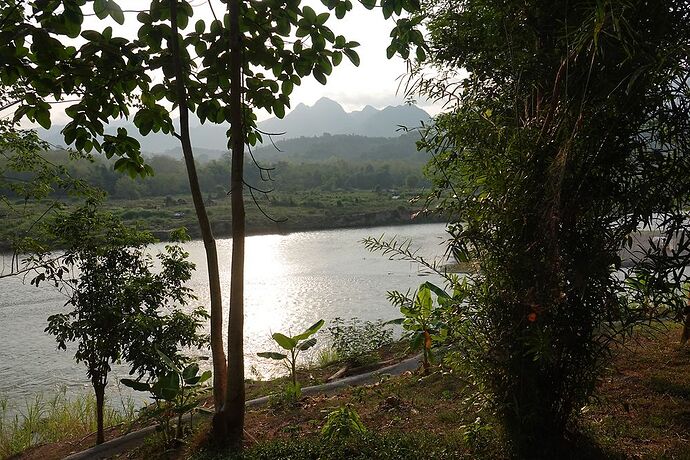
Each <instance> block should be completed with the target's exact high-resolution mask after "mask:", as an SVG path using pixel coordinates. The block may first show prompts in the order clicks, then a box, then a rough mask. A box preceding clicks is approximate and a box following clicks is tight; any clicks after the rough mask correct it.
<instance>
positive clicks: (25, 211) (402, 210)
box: [0, 179, 442, 250]
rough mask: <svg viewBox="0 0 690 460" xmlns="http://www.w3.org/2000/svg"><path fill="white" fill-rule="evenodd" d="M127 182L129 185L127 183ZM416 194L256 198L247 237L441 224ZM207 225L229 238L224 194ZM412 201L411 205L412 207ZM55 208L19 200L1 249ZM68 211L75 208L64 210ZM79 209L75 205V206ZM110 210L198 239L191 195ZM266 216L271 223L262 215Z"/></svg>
mask: <svg viewBox="0 0 690 460" xmlns="http://www.w3.org/2000/svg"><path fill="white" fill-rule="evenodd" d="M128 180H129V179H128ZM419 193H420V191H419V190H415V189H394V190H388V189H381V190H373V191H372V190H351V191H344V190H340V191H320V190H310V191H300V192H291V193H280V192H275V193H272V194H270V195H268V197H257V199H258V200H259V204H260V205H261V209H259V207H257V206H256V205H255V203H254V202H253V201H252V200H251V198H247V199H246V204H247V207H246V209H247V232H248V233H249V234H266V233H289V232H295V231H307V230H324V229H334V228H356V227H371V226H378V225H400V224H408V223H424V222H441V221H442V220H441V219H440V218H438V217H433V216H425V215H422V214H420V215H417V214H416V213H417V212H418V211H419V210H420V209H421V204H420V203H417V202H415V198H416V197H417V196H418V195H419ZM205 201H206V204H207V209H208V213H209V219H210V220H211V225H212V226H213V230H214V233H215V234H216V235H217V236H229V235H230V231H231V228H232V221H231V219H230V217H229V216H230V199H229V197H228V196H227V194H226V193H225V192H220V193H217V194H209V195H207V196H206V200H205ZM411 201H412V202H411ZM53 205H54V203H53V202H48V201H46V202H43V203H41V202H38V203H36V202H24V201H23V200H16V201H15V202H14V203H13V207H12V208H7V209H4V210H2V211H0V218H2V219H4V220H5V221H6V222H7V223H8V224H7V225H4V226H3V227H2V229H0V249H5V250H8V249H9V248H10V247H11V245H10V241H12V240H13V239H15V238H17V237H21V236H22V235H23V234H29V231H30V232H31V233H30V234H31V235H32V236H33V237H37V235H38V234H39V232H40V229H41V225H40V224H39V225H33V223H34V222H35V221H36V220H37V219H39V218H40V217H41V215H42V214H43V213H44V212H45V211H46V209H47V208H48V207H50V206H53ZM65 206H66V207H67V208H68V209H69V208H70V207H71V206H72V205H70V204H69V202H68V204H66V205H65ZM75 206H76V204H75ZM105 210H108V211H110V212H112V213H113V214H115V215H116V216H118V217H119V218H121V219H122V221H123V222H124V223H125V224H127V225H129V226H135V227H137V228H139V229H141V230H147V231H150V232H152V233H153V234H154V235H155V236H156V237H157V238H159V239H162V240H165V239H167V237H168V234H169V233H170V231H172V230H174V229H176V228H179V227H185V228H187V231H188V233H189V235H190V236H191V237H192V238H199V237H200V232H199V225H198V222H197V220H196V216H195V214H194V209H193V205H192V200H191V198H190V196H189V195H188V194H177V195H167V196H157V197H149V198H139V199H108V200H107V201H106V202H105ZM262 210H263V211H264V212H266V214H268V215H269V216H270V217H271V218H273V219H274V220H271V219H269V218H268V217H266V215H264V214H263V212H262Z"/></svg>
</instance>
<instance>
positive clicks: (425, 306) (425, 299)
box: [417, 284, 433, 317]
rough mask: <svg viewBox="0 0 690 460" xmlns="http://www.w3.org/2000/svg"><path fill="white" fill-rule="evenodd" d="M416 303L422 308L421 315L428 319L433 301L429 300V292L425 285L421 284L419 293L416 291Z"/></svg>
mask: <svg viewBox="0 0 690 460" xmlns="http://www.w3.org/2000/svg"><path fill="white" fill-rule="evenodd" d="M417 302H418V304H419V306H420V307H421V308H422V315H423V316H424V317H428V316H429V314H430V313H431V308H432V306H433V300H432V299H431V290H430V289H429V287H428V286H426V285H425V284H422V285H421V286H420V288H419V291H417Z"/></svg>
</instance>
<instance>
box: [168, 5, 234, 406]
mask: <svg viewBox="0 0 690 460" xmlns="http://www.w3.org/2000/svg"><path fill="white" fill-rule="evenodd" d="M170 13H171V14H170V25H171V28H172V34H173V39H172V40H171V42H170V50H171V51H172V56H173V62H174V67H175V84H176V90H177V103H178V108H179V111H180V134H179V139H180V142H181V144H182V153H183V155H184V161H185V165H186V167H187V177H188V178H189V188H190V189H191V192H192V201H193V202H194V210H195V211H196V217H197V220H198V221H199V227H200V228H201V237H202V239H203V241H204V249H205V250H206V265H207V267H208V285H209V294H210V298H211V356H212V358H213V401H214V404H215V410H216V412H219V411H220V410H221V408H222V406H223V402H224V400H225V389H226V374H227V369H226V361H225V351H224V349H223V347H224V345H223V298H222V296H221V289H220V270H219V268H218V252H217V250H216V240H215V238H214V237H213V230H212V229H211V223H210V222H209V220H208V213H207V212H206V206H205V205H204V199H203V196H202V194H201V187H200V186H199V178H198V177H197V173H196V165H195V164H194V153H193V151H192V142H191V137H190V134H189V108H188V104H187V90H186V87H185V82H184V75H185V72H184V70H183V68H182V57H181V55H180V49H179V44H178V41H177V0H170Z"/></svg>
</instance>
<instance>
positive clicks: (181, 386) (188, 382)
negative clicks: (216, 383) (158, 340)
mask: <svg viewBox="0 0 690 460" xmlns="http://www.w3.org/2000/svg"><path fill="white" fill-rule="evenodd" d="M156 353H157V354H158V356H159V357H160V359H161V360H162V361H163V363H165V365H166V366H167V372H165V373H163V374H160V375H159V376H158V377H156V379H155V380H154V381H153V382H151V381H148V382H142V381H138V380H132V379H122V380H121V382H122V383H123V384H124V385H125V386H128V387H130V388H133V389H135V390H137V391H148V392H149V393H151V396H152V397H153V400H154V402H155V404H156V409H155V410H154V411H153V413H151V412H150V411H147V414H149V415H153V416H155V418H156V419H157V420H158V422H159V425H160V426H162V427H163V435H164V437H165V440H166V444H167V443H169V442H170V441H171V440H173V439H178V440H179V439H182V434H183V433H182V416H183V415H184V414H186V413H188V412H192V411H193V410H194V409H195V408H196V407H198V406H199V404H200V400H199V398H198V396H199V393H200V391H201V390H203V389H204V386H203V384H204V383H205V382H206V381H207V380H208V379H210V378H211V371H204V372H203V373H201V374H199V364H197V363H190V364H188V365H187V366H186V367H184V369H183V368H180V367H179V366H178V365H177V364H175V363H174V362H173V361H172V360H171V359H170V358H168V357H167V356H166V355H165V354H164V353H163V352H161V351H160V350H159V349H158V348H156ZM171 416H176V417H177V430H176V432H175V433H173V432H172V429H171V427H170V417H171Z"/></svg>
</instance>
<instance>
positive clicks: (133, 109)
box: [0, 0, 424, 176]
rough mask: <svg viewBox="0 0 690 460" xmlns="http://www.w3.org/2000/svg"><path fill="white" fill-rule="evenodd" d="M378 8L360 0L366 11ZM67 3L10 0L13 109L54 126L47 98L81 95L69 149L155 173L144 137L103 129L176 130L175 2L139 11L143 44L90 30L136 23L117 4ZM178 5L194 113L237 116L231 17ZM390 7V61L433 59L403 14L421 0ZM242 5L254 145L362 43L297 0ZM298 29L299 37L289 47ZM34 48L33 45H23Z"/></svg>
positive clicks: (0, 79) (73, 108) (339, 3)
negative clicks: (199, 15)
mask: <svg viewBox="0 0 690 460" xmlns="http://www.w3.org/2000/svg"><path fill="white" fill-rule="evenodd" d="M223 3H226V4H227V2H223ZM322 3H323V5H324V6H325V7H326V8H327V10H328V11H332V12H334V13H335V16H336V17H337V18H338V19H341V18H343V17H344V16H345V14H346V13H347V12H348V11H349V10H351V9H352V2H350V1H349V0H329V1H325V2H322ZM378 3H379V2H377V1H369V0H367V1H363V2H362V4H364V6H365V7H366V8H368V9H372V8H374V7H375V6H378V5H377V4H378ZM61 4H63V8H58V4H57V3H56V4H50V5H43V4H31V5H28V6H25V5H22V4H21V3H19V2H14V1H12V2H9V3H7V4H3V6H2V8H1V9H0V17H1V18H2V22H0V24H1V28H0V38H1V39H2V41H3V43H7V44H8V46H7V47H5V48H4V49H3V51H2V54H1V55H0V56H1V57H2V60H1V62H2V63H3V65H2V67H0V83H1V84H2V85H3V86H10V85H14V84H16V83H18V82H21V84H22V86H23V91H22V92H21V93H19V94H15V95H14V100H13V102H12V103H13V105H16V109H15V119H17V120H19V119H21V118H24V117H26V118H28V119H29V120H31V121H35V122H37V123H38V124H40V125H41V126H43V127H44V128H48V127H49V126H50V124H51V115H50V106H49V104H48V102H47V101H50V100H51V99H56V100H64V99H69V98H70V97H72V96H74V95H77V96H78V100H77V101H76V102H74V103H72V104H71V105H69V106H68V107H67V109H66V110H65V111H66V113H67V115H68V116H69V117H70V121H69V122H68V123H67V124H66V126H65V128H64V129H63V134H64V136H65V142H66V143H67V144H68V145H71V144H74V145H75V147H76V148H77V149H78V150H80V151H82V150H83V151H86V152H91V151H93V150H95V151H97V152H100V153H103V154H104V155H105V156H106V157H108V158H111V157H117V158H118V161H117V162H116V164H115V168H116V169H117V170H120V171H125V172H128V173H129V174H130V175H133V176H134V175H137V174H139V175H151V174H152V173H153V170H152V169H151V168H150V167H149V166H147V165H146V164H145V161H144V158H143V157H142V156H141V152H140V145H139V142H138V141H137V140H136V139H134V138H133V137H132V136H131V135H130V134H129V133H128V131H127V129H126V128H124V127H120V128H118V129H117V131H116V133H112V134H109V133H107V132H106V131H105V124H106V123H107V122H108V121H109V120H111V119H117V118H121V117H125V118H130V119H132V120H133V121H134V124H135V125H136V127H137V129H138V130H139V132H140V133H141V134H142V135H146V134H148V133H150V132H159V131H162V132H163V133H174V130H175V128H174V126H173V123H172V118H171V116H170V113H169V111H168V110H167V109H166V108H165V106H164V105H163V102H164V101H165V100H166V99H167V100H169V101H171V102H173V103H176V102H180V101H178V100H177V98H178V95H177V93H176V88H175V85H174V83H175V81H174V79H173V77H174V69H173V67H172V66H171V65H169V61H168V59H167V53H168V48H169V47H170V46H169V45H170V42H171V41H172V40H173V37H171V27H170V25H169V24H168V22H169V20H170V6H169V5H168V3H167V2H163V1H159V0H154V1H152V2H150V4H149V6H148V8H147V9H146V10H144V11H141V12H140V13H139V14H137V16H136V20H137V22H138V24H139V30H138V39H136V40H132V39H129V38H125V37H118V36H117V35H116V31H115V30H114V29H113V28H112V27H105V28H104V29H103V30H101V31H97V30H84V29H83V19H84V15H85V14H86V13H85V11H84V10H83V8H84V5H88V6H87V7H86V8H87V9H93V13H94V14H95V15H96V16H97V17H98V19H101V20H104V19H106V18H108V17H110V18H111V19H113V20H114V21H115V22H117V23H118V24H124V23H125V21H127V22H128V23H129V22H131V19H129V18H128V17H126V16H125V13H124V12H123V11H122V9H121V8H120V6H119V5H118V4H117V2H115V1H110V2H107V3H106V5H107V8H103V7H102V6H103V4H104V2H101V1H98V0H97V1H85V0H66V1H64V2H62V3H61ZM176 5H177V8H176V9H177V13H178V14H177V17H176V21H177V25H178V27H179V30H180V31H181V33H180V35H179V36H178V37H175V38H174V40H178V41H179V42H180V43H182V44H184V46H183V47H181V50H182V56H181V57H182V66H183V71H184V75H185V77H184V80H185V81H184V85H185V87H186V89H187V91H186V93H187V97H188V105H189V108H190V110H191V111H192V112H194V113H196V115H197V116H198V117H199V118H200V119H201V121H202V123H204V122H206V121H210V122H212V123H225V122H227V121H230V110H229V103H230V98H231V94H230V93H231V91H230V81H229V78H227V77H221V75H225V73H224V71H225V70H226V69H228V66H229V60H230V59H231V54H232V53H230V52H229V45H228V27H227V24H228V13H227V12H225V17H220V18H216V19H214V20H213V21H211V22H210V23H207V22H205V21H204V20H198V21H196V22H192V17H193V14H194V10H193V8H192V6H191V4H190V3H188V2H187V1H180V2H178V3H177V4H176ZM380 6H382V9H381V11H382V13H383V15H384V17H385V18H390V17H398V19H397V20H396V24H395V27H394V28H393V30H392V32H391V45H390V47H389V49H388V54H389V57H391V56H393V54H395V53H400V54H401V55H402V56H403V57H404V58H407V57H409V55H410V51H411V50H412V51H413V52H416V53H417V56H418V57H423V55H424V47H423V36H422V34H421V33H420V32H419V31H418V30H416V29H417V27H418V26H419V22H420V20H419V19H417V18H409V17H404V15H405V13H407V12H413V11H415V10H416V9H417V7H418V4H417V3H416V2H410V1H401V0H396V1H385V2H382V3H381V5H380ZM89 7H90V8H89ZM239 8H240V14H239V19H240V29H241V30H242V35H243V36H242V46H243V49H244V51H243V56H242V63H241V66H242V73H243V75H244V78H245V84H244V88H243V116H244V120H243V125H244V133H243V136H244V137H245V140H246V142H247V143H248V144H249V145H255V144H256V143H257V142H258V141H261V139H262V135H261V133H260V132H259V131H258V130H257V129H256V115H255V114H254V111H255V110H259V109H264V110H267V111H268V112H269V113H274V114H275V115H276V116H278V117H279V118H282V117H283V116H284V114H285V110H286V109H287V108H289V107H290V95H291V93H292V91H293V88H294V87H295V86H299V85H300V84H301V82H302V79H303V78H305V77H309V76H313V77H314V78H315V79H316V80H317V81H319V82H320V83H322V84H325V83H326V80H327V77H328V75H330V74H331V72H332V70H333V67H335V66H337V65H339V64H340V63H341V62H342V60H343V58H344V57H347V58H348V60H350V61H351V62H352V63H353V64H355V65H358V64H359V56H358V55H357V53H356V51H355V48H356V47H357V46H358V45H359V44H358V43H356V42H352V41H348V40H347V39H346V38H345V37H344V36H342V35H336V34H335V33H333V31H332V30H331V29H330V28H329V27H328V24H330V23H332V19H331V13H330V12H328V11H324V12H317V11H316V10H314V8H312V7H311V6H304V7H302V6H301V5H300V2H299V1H290V2H287V3H286V2H282V1H254V0H253V1H243V2H240V4H239ZM401 16H403V17H401ZM329 20H330V22H329ZM295 34H296V37H297V39H296V40H295V41H294V43H290V42H289V41H288V40H292V38H291V37H294V35H295ZM65 37H70V38H76V37H81V38H82V39H83V40H84V42H83V44H81V45H80V46H78V47H77V46H72V45H66V44H65V43H67V40H60V39H61V38H65ZM31 43H33V46H28V47H27V46H25V45H27V44H31ZM415 50H416V51H415ZM156 71H162V72H163V75H164V76H165V79H164V81H163V82H161V83H155V84H153V81H152V77H151V75H152V74H153V73H155V72H156ZM192 72H194V76H193V77H192ZM48 75H50V76H51V78H48V77H47V76H48ZM228 145H230V143H229V144H228Z"/></svg>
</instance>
